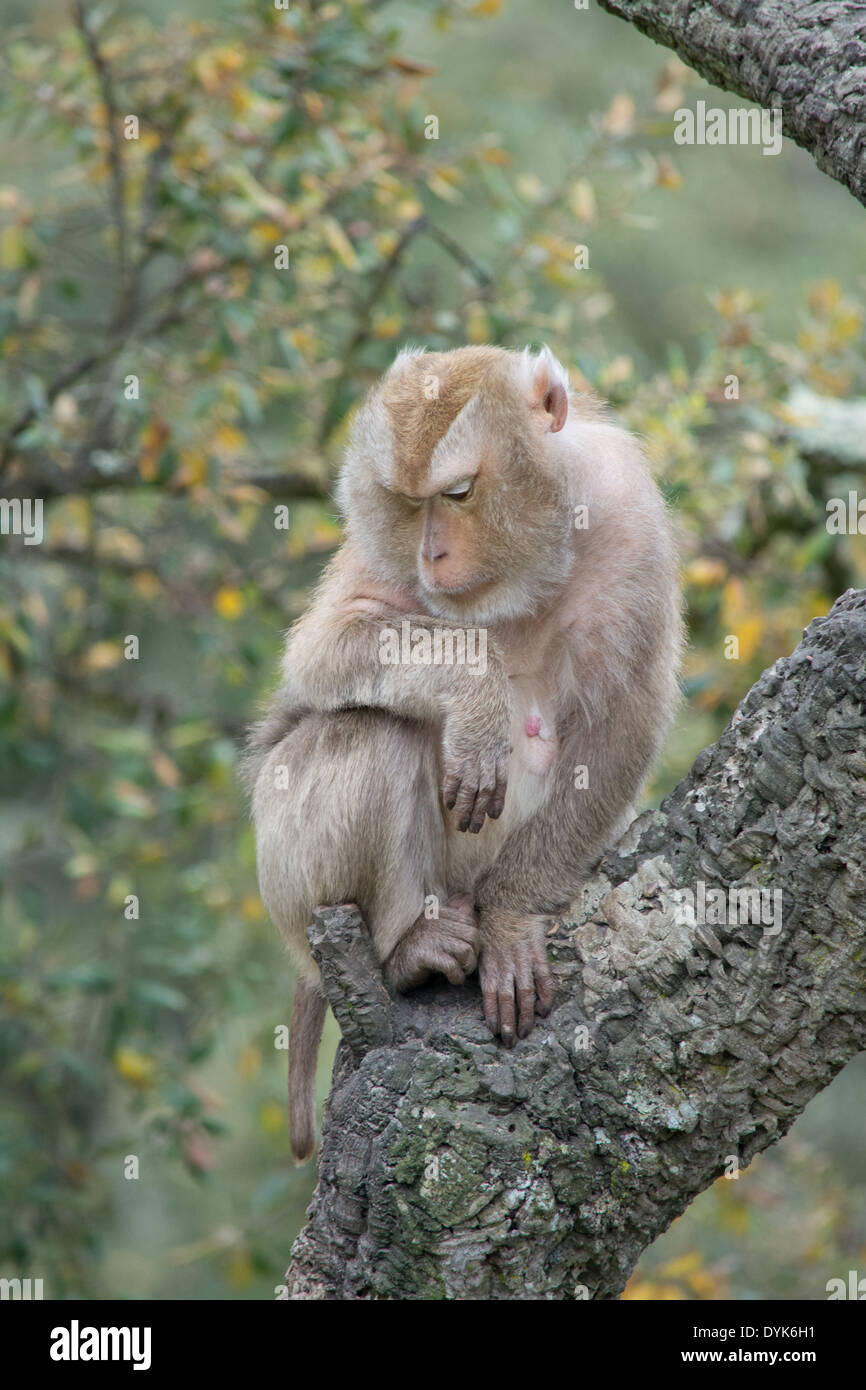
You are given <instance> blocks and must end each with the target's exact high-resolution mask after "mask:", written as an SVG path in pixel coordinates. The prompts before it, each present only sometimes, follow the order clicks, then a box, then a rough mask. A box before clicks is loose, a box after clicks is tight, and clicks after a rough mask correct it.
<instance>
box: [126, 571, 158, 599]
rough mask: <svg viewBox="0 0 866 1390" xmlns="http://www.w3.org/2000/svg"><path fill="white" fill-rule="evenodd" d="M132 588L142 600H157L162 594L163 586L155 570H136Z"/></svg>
mask: <svg viewBox="0 0 866 1390" xmlns="http://www.w3.org/2000/svg"><path fill="white" fill-rule="evenodd" d="M132 587H133V589H134V590H135V592H136V593H137V594H138V595H139V597H140V598H156V596H157V594H159V593H161V592H162V585H161V584H160V582H159V579H158V578H157V576H156V575H155V574H154V572H153V570H136V572H135V574H134V575H133V576H132Z"/></svg>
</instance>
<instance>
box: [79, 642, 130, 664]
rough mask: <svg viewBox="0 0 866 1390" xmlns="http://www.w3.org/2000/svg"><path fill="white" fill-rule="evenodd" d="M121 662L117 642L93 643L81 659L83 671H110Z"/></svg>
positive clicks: (121, 653)
mask: <svg viewBox="0 0 866 1390" xmlns="http://www.w3.org/2000/svg"><path fill="white" fill-rule="evenodd" d="M122 660H123V651H122V649H121V645H120V643H119V642H94V644H93V646H92V647H89V648H88V650H87V651H86V652H85V653H84V656H83V657H82V659H81V665H82V668H83V669H84V670H85V671H110V670H111V668H112V667H113V666H118V665H119V664H120V662H121V661H122Z"/></svg>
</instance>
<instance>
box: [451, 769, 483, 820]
mask: <svg viewBox="0 0 866 1390" xmlns="http://www.w3.org/2000/svg"><path fill="white" fill-rule="evenodd" d="M479 780H480V773H479V770H478V759H477V758H471V759H468V760H467V762H466V765H465V768H464V771H463V777H462V780H461V784H460V791H459V792H458V794H457V801H456V804H455V807H454V812H455V815H456V817H457V828H458V829H459V830H468V829H469V827H470V825H471V824H472V819H473V816H474V814H475V800H476V797H477V795H478V784H479Z"/></svg>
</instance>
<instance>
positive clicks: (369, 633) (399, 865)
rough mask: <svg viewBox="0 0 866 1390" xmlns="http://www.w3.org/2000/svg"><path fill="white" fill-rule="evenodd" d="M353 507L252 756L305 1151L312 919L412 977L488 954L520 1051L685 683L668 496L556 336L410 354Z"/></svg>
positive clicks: (545, 1007)
mask: <svg viewBox="0 0 866 1390" xmlns="http://www.w3.org/2000/svg"><path fill="white" fill-rule="evenodd" d="M338 501H339V505H340V510H341V512H342V515H343V518H344V520H345V539H344V541H343V544H342V545H341V547H340V549H339V550H338V552H337V554H336V555H335V556H334V558H333V560H332V561H331V563H330V564H329V566H328V568H327V570H326V571H325V574H324V577H323V578H322V580H321V583H320V585H319V587H318V590H317V592H316V595H315V598H314V600H313V602H312V604H311V606H310V608H309V610H308V611H307V613H306V614H305V616H304V617H303V618H301V620H300V621H299V622H298V623H297V624H296V625H295V626H294V627H293V628H292V630H291V632H290V633H289V636H288V641H287V644H286V649H285V656H284V659H283V666H282V683H281V685H280V688H279V690H278V692H277V694H276V696H275V697H274V700H273V702H272V705H271V707H270V711H269V713H268V714H267V715H266V717H265V718H264V719H263V720H262V722H261V723H260V724H259V725H258V726H257V728H256V730H255V731H254V734H253V739H252V761H251V770H250V780H251V783H252V787H253V817H254V821H255V828H256V836H257V847H258V871H259V882H260V885H261V893H262V898H263V900H264V902H265V904H266V906H267V908H268V911H269V912H270V914H271V917H272V918H273V920H274V922H275V923H276V925H277V927H278V928H279V929H280V931H281V933H282V935H283V936H284V938H285V941H286V943H287V945H288V947H289V950H290V952H291V954H292V955H293V957H294V959H295V962H296V964H297V967H298V971H299V978H298V984H297V992H296V997H295V1005H294V1016H293V1019H292V1026H291V1033H290V1044H289V1045H290V1062H289V1071H290V1077H289V1097H290V1120H291V1129H292V1150H293V1153H294V1155H295V1157H296V1158H297V1159H298V1160H299V1161H303V1160H305V1159H306V1158H308V1157H309V1156H310V1154H311V1153H312V1151H313V1146H314V1133H315V1131H314V1124H315V1115H314V1107H313V1078H314V1073H315V1064H316V1054H317V1050H318V1044H319V1039H320V1035H321V1028H322V1023H323V1019H324V1013H325V1007H326V1006H325V1001H324V999H323V997H322V993H321V990H320V986H319V983H318V971H317V968H316V965H315V963H314V961H313V959H312V956H311V953H310V949H309V945H308V942H307V938H306V927H307V926H308V924H309V923H310V921H311V918H312V913H313V909H314V908H315V907H316V906H317V905H325V904H336V903H343V902H352V903H355V904H357V905H358V907H359V908H360V909H361V912H362V913H363V915H364V918H365V920H366V922H367V924H368V926H369V930H370V933H371V936H372V940H373V943H374V947H375V950H376V952H377V954H378V957H379V959H380V961H381V963H382V967H383V971H384V974H385V978H386V980H387V981H388V982H389V984H390V985H391V986H392V987H393V988H394V989H396V990H408V989H411V988H413V987H414V986H416V985H419V984H421V983H423V982H424V981H425V980H427V979H428V978H429V977H430V976H431V975H434V974H436V973H439V974H442V975H444V976H445V977H446V978H447V979H448V980H450V981H451V982H452V983H454V984H462V983H463V982H464V981H465V979H466V978H467V976H469V975H471V974H472V972H473V971H474V970H475V969H476V968H477V969H478V972H479V975H480V981H481V993H482V1000H483V1009H484V1017H485V1019H486V1021H487V1024H488V1026H489V1028H490V1031H491V1033H492V1034H493V1035H494V1036H498V1037H499V1038H501V1041H502V1043H503V1044H504V1045H505V1046H506V1047H513V1046H514V1044H515V1041H516V1040H517V1039H522V1038H525V1037H526V1036H527V1035H528V1034H529V1033H530V1031H531V1029H532V1027H533V1024H534V1019H535V1015H536V1013H537V1014H540V1015H545V1014H547V1013H548V1012H549V1011H550V1009H551V1007H552V1006H553V1003H554V987H553V977H552V974H551V971H550V968H549V966H548V963H547V958H546V949H545V930H546V929H549V925H550V924H549V921H548V920H547V918H546V914H548V913H551V912H553V911H555V910H556V909H557V908H560V907H561V906H562V905H563V904H564V903H566V902H567V901H568V900H569V899H570V898H571V897H573V896H574V895H575V894H576V892H577V891H578V890H579V888H580V887H581V883H582V882H583V881H584V879H585V877H586V875H587V872H588V870H589V869H590V867H591V866H592V864H593V862H594V861H596V860H597V859H598V857H599V855H600V853H601V852H602V850H603V849H604V848H605V847H606V846H607V845H609V844H610V843H612V841H613V840H614V839H615V837H616V836H617V835H618V834H619V833H621V832H622V830H624V829H625V827H626V825H627V824H628V823H629V820H630V819H631V817H632V813H633V806H634V802H635V799H636V797H637V796H638V794H639V792H640V789H641V786H642V783H643V782H644V780H645V778H646V775H647V772H648V770H649V768H650V766H651V764H652V763H653V760H654V759H655V757H656V755H657V754H658V752H659V748H660V745H661V743H662V740H663V739H664V737H665V734H666V732H667V729H668V727H669V724H670V721H671V718H672V716H673V713H674V710H675V707H676V704H677V698H678V695H677V691H678V687H677V668H678V661H679V651H680V642H681V616H680V610H681V603H680V592H679V584H678V576H677V562H676V556H675V549H674V545H673V542H672V537H671V530H670V526H669V523H668V518H667V515H666V511H665V506H664V503H663V501H662V499H661V496H660V494H659V492H658V490H657V488H656V486H655V484H654V482H653V480H652V478H651V476H650V473H649V470H648V467H647V464H646V462H645V460H644V457H643V455H642V453H641V450H640V448H639V446H638V444H637V442H636V441H635V439H634V438H633V437H632V436H631V435H630V434H629V433H628V432H626V431H625V430H623V429H621V428H618V427H617V426H616V425H615V424H614V423H613V422H612V421H611V420H610V419H609V417H608V415H607V413H606V410H605V407H604V406H603V405H602V404H601V403H600V402H598V401H597V400H596V399H595V398H593V397H591V396H589V395H585V394H579V393H574V392H571V391H570V390H569V385H568V377H567V375H566V372H565V370H564V368H563V367H562V366H561V365H560V363H559V362H558V361H557V360H556V359H555V357H554V356H553V355H552V353H551V352H550V350H549V349H548V348H546V347H545V348H542V349H541V351H540V352H538V353H532V352H530V351H529V350H526V351H524V352H522V353H520V352H511V351H506V350H504V349H502V348H496V347H466V348H460V349H457V350H455V351H452V352H442V353H440V352H430V353H428V352H424V351H421V350H418V351H415V350H409V351H404V352H401V353H400V355H399V356H398V357H397V360H396V361H395V362H394V364H393V366H392V367H391V368H390V370H389V371H388V372H387V373H386V375H385V377H384V378H383V379H382V381H380V382H379V383H378V384H377V385H376V386H375V387H374V388H373V390H372V391H371V393H370V395H369V396H368V398H367V400H366V401H365V402H364V404H363V405H362V406H361V407H360V409H359V410H358V411H357V414H356V416H355V419H354V422H353V426H352V431H351V439H350V442H349V446H348V450H347V454H346V458H345V463H344V466H343V469H342V472H341V475H340V478H339V484H338ZM482 651H483V659H479V657H480V654H481V653H482ZM437 654H438V660H437ZM470 657H474V658H475V659H474V660H470V659H469V658H470Z"/></svg>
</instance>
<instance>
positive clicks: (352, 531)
mask: <svg viewBox="0 0 866 1390" xmlns="http://www.w3.org/2000/svg"><path fill="white" fill-rule="evenodd" d="M554 387H559V388H560V389H561V390H565V391H567V389H568V376H567V374H566V372H565V369H564V368H563V367H562V366H561V364H560V363H559V362H557V360H556V358H555V357H554V356H553V354H552V353H551V352H550V350H549V348H546V347H544V348H542V349H541V351H540V352H538V353H536V354H533V353H531V352H529V350H526V351H524V352H522V353H517V352H509V351H507V350H505V349H503V348H496V347H469V348H459V349H456V350H455V351H453V352H448V353H427V352H424V351H419V350H415V349H413V350H411V351H409V352H401V353H400V354H399V356H398V357H397V359H396V361H395V363H394V365H393V366H392V367H391V369H390V371H389V372H388V373H387V374H386V375H385V377H384V379H383V380H382V381H381V382H380V383H379V384H378V385H377V386H376V387H374V388H373V390H372V391H371V393H370V395H369V396H368V397H367V399H366V401H365V402H364V404H363V405H362V406H361V408H360V409H359V411H358V412H357V414H356V416H355V420H354V422H353V427H352V431H351V437H350V442H349V446H348V449H347V452H346V458H345V462H344V465H343V469H342V471H341V474H340V478H339V481H338V485H337V499H338V504H339V506H340V509H341V511H342V514H343V516H344V518H345V522H346V528H347V532H348V534H349V536H350V539H351V540H352V542H353V543H354V544H355V545H356V547H357V548H358V550H359V552H360V554H361V555H362V556H363V557H364V558H365V559H366V560H367V562H368V564H369V565H370V567H371V569H372V570H373V572H374V573H376V574H379V575H381V576H382V577H384V578H386V579H387V580H388V581H389V582H390V583H392V584H394V585H395V586H398V587H400V588H402V589H404V590H405V589H407V588H408V589H409V590H410V591H411V592H413V593H414V594H415V595H416V596H417V597H418V599H419V601H420V602H421V603H422V604H423V607H424V609H425V610H426V611H429V612H431V613H434V614H435V615H437V616H440V617H442V618H445V619H449V620H452V621H455V620H457V621H459V620H463V621H467V620H468V621H472V622H476V623H489V622H494V621H499V620H503V619H506V618H516V617H522V616H527V615H531V614H532V613H534V612H536V611H538V610H539V609H540V608H541V607H542V606H543V605H544V604H545V603H547V602H548V601H549V600H550V598H551V597H552V595H553V594H554V593H555V592H556V590H557V589H558V588H559V587H560V586H561V585H562V584H563V583H564V581H565V579H566V578H567V577H568V574H569V572H570V569H571V566H572V564H573V557H574V552H573V546H572V540H571V538H572V515H571V508H570V506H569V500H568V490H567V486H566V480H565V479H564V478H563V477H562V476H561V475H560V473H559V471H558V469H557V468H556V466H555V464H554V463H553V460H552V457H551V456H550V455H549V453H548V451H547V447H546V444H545V434H546V433H547V431H548V429H549V427H550V425H549V417H548V416H547V415H545V413H544V402H545V400H546V399H547V398H548V393H549V391H550V390H551V388H554ZM461 463H462V464H463V465H464V466H465V468H466V471H467V473H468V474H470V473H472V474H474V473H475V472H476V470H477V481H476V489H475V491H476V494H477V495H476V496H475V497H474V498H473V500H472V503H471V505H470V506H469V507H467V509H466V510H467V514H469V515H470V516H472V515H476V516H477V517H478V518H479V524H478V525H477V528H476V529H477V547H478V549H477V572H476V573H475V574H474V575H473V578H472V582H471V583H469V584H467V587H466V588H465V590H459V591H456V592H454V591H451V592H444V591H442V590H439V589H433V588H430V587H428V586H427V585H426V584H425V583H424V580H423V576H422V575H421V573H420V572H419V565H418V516H417V511H413V509H412V508H411V507H410V506H408V505H407V504H406V502H405V499H403V498H401V496H400V493H401V492H406V493H408V494H410V495H412V496H422V495H424V493H425V492H426V491H429V488H430V487H431V486H434V485H435V479H436V478H438V477H444V476H448V472H449V469H450V472H451V474H452V475H453V474H454V473H459V472H460V471H461ZM479 509H480V510H479Z"/></svg>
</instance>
